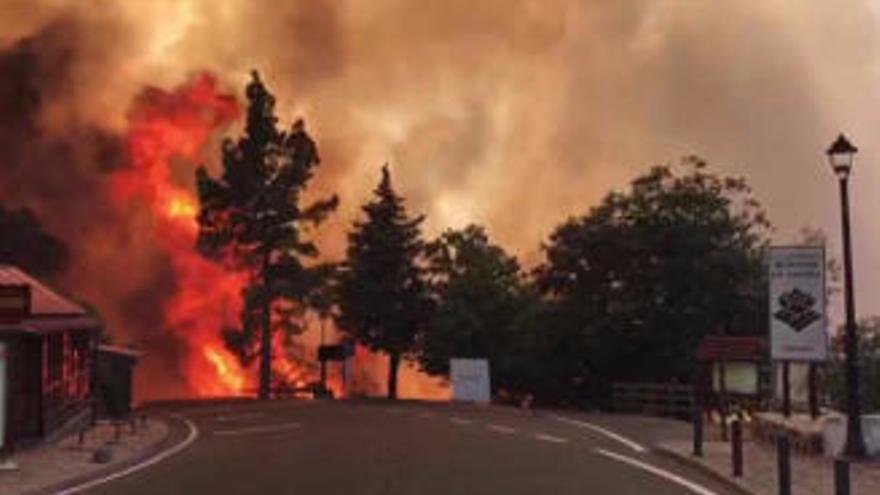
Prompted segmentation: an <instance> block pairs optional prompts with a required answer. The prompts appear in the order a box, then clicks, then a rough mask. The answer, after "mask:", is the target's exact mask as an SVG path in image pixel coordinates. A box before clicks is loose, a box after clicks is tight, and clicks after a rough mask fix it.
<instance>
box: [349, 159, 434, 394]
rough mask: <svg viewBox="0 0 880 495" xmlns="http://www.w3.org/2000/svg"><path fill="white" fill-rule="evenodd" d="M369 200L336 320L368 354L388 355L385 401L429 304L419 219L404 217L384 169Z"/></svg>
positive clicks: (353, 239) (353, 240)
mask: <svg viewBox="0 0 880 495" xmlns="http://www.w3.org/2000/svg"><path fill="white" fill-rule="evenodd" d="M374 196H375V197H374V199H373V200H372V201H370V202H368V203H367V204H366V205H364V206H363V208H362V209H363V211H364V213H365V215H366V219H365V220H364V221H357V222H355V224H354V229H353V231H352V232H351V233H350V234H349V236H348V249H347V251H346V253H347V259H346V262H345V263H344V265H343V267H342V268H341V273H340V277H339V288H338V305H339V313H338V315H337V318H336V320H337V323H338V325H339V327H340V328H341V329H342V330H343V331H345V332H346V333H348V334H349V335H351V336H352V337H353V338H354V339H355V340H357V341H358V342H360V343H362V344H364V345H366V346H367V347H368V348H369V349H370V350H372V351H379V352H384V353H387V354H388V356H389V361H390V362H389V371H388V397H389V398H392V399H394V398H396V397H397V373H398V368H399V366H400V362H401V359H403V358H406V357H409V356H411V355H412V354H413V352H414V351H415V349H416V337H417V336H418V335H419V334H421V333H422V332H424V330H425V327H426V324H427V323H428V321H429V319H430V315H431V308H432V303H431V299H430V293H429V289H428V284H427V281H426V279H425V269H424V267H423V266H422V264H421V260H422V258H423V256H424V248H425V247H424V243H423V241H422V240H421V233H420V225H421V223H422V220H423V217H416V218H410V217H409V215H408V214H407V212H406V209H405V208H404V199H403V197H401V196H399V195H398V194H397V193H396V192H395V191H394V189H393V187H392V185H391V174H390V172H389V171H388V167H387V166H385V167H383V168H382V179H381V181H380V182H379V186H378V187H377V188H376V189H375V191H374Z"/></svg>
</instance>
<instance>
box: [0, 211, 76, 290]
mask: <svg viewBox="0 0 880 495" xmlns="http://www.w3.org/2000/svg"><path fill="white" fill-rule="evenodd" d="M68 261H69V254H68V250H67V246H66V245H64V243H62V242H61V241H60V240H58V239H56V238H55V237H54V236H52V235H51V234H49V233H48V232H46V231H45V230H43V226H42V225H41V224H40V222H39V221H38V220H37V217H36V216H35V215H34V213H33V212H32V211H31V210H28V209H20V210H10V209H6V208H4V207H3V205H0V264H5V265H15V266H17V267H18V268H20V269H22V270H24V271H26V272H28V273H30V274H31V275H33V276H35V277H37V278H42V279H53V278H55V277H57V276H58V275H60V274H61V273H62V272H63V271H64V269H65V268H66V267H67V263H68Z"/></svg>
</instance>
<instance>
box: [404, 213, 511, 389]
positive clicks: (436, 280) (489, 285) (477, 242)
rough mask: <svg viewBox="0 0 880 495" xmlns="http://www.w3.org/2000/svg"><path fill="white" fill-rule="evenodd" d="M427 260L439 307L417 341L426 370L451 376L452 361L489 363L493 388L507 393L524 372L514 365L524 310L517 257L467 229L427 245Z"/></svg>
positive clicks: (481, 232)
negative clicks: (517, 327)
mask: <svg viewBox="0 0 880 495" xmlns="http://www.w3.org/2000/svg"><path fill="white" fill-rule="evenodd" d="M428 259H429V271H430V273H431V277H432V285H433V290H434V292H435V294H436V300H437V304H438V306H437V308H436V313H435V314H434V317H433V318H432V320H431V324H430V328H429V329H428V331H426V332H425V333H424V335H423V336H422V337H421V339H420V341H419V361H420V363H421V366H422V368H423V369H424V370H425V371H426V372H428V373H429V374H434V375H448V373H449V359H450V358H453V357H462V358H488V359H489V362H490V366H491V370H492V385H493V389H496V390H497V389H498V388H499V387H501V388H507V389H509V388H510V385H511V384H513V383H515V382H516V381H517V378H518V377H517V376H516V375H517V374H518V373H519V371H520V370H517V369H514V368H515V366H513V364H514V363H515V362H516V357H517V356H515V355H514V345H515V344H516V343H517V342H516V341H517V335H516V334H515V333H514V330H515V325H514V324H515V322H516V320H517V318H518V317H519V314H520V311H522V310H523V308H524V307H525V305H524V301H525V293H524V290H525V289H524V287H523V279H522V273H521V270H520V266H519V263H518V262H517V260H516V258H514V257H513V256H510V255H508V254H507V253H506V252H505V251H504V250H503V249H502V248H501V247H499V246H497V245H494V244H492V243H490V242H489V237H488V236H487V235H486V232H485V230H484V229H483V228H482V227H479V226H476V225H469V226H467V227H465V228H464V229H462V230H447V231H446V232H444V233H443V234H442V235H441V236H440V238H439V239H437V240H436V241H434V242H432V243H431V244H429V245H428ZM522 350H524V349H522ZM512 382H513V383H512Z"/></svg>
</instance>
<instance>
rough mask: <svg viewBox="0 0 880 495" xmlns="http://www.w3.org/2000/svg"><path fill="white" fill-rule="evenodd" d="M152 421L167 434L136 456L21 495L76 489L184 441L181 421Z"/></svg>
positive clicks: (185, 430)
mask: <svg viewBox="0 0 880 495" xmlns="http://www.w3.org/2000/svg"><path fill="white" fill-rule="evenodd" d="M154 419H155V420H159V421H162V422H164V423H165V425H166V426H167V428H168V432H167V433H166V434H165V436H164V437H163V438H162V439H161V440H159V441H158V442H156V443H154V444H153V445H151V446H149V447H147V448H145V449H144V450H143V451H142V452H139V453H138V454H137V455H135V456H133V457H131V458H129V459H126V460H125V461H122V462H119V463H118V464H114V465H111V466H107V467H105V468H102V469H98V470H96V471H93V472H91V473H87V474H83V475H80V476H74V477H71V478H68V479H66V480H63V481H59V482H57V483H54V484H52V485H49V486H46V487H43V488H38V489H35V490H31V491H27V492H24V493H23V494H21V495H52V494H55V493H58V492H61V491H64V490H67V489H70V488H73V487H76V486H78V485H82V484H84V483H88V482H90V481H92V480H96V479H100V478H104V477H107V476H110V475H113V474H114V473H118V472H120V471H124V470H126V469H128V468H129V467H131V466H135V465H137V464H139V463H141V462H143V461H145V460H147V459H149V458H151V457H153V456H156V455H158V454H160V453H161V452H163V451H165V450H168V449H171V448H173V447H174V446H175V445H177V444H179V443H181V442H183V441H184V440H185V439H186V437H187V433H188V431H189V428H188V427H187V425H186V423H185V422H184V421H183V419H181V418H175V417H171V416H167V415H161V416H156V417H154Z"/></svg>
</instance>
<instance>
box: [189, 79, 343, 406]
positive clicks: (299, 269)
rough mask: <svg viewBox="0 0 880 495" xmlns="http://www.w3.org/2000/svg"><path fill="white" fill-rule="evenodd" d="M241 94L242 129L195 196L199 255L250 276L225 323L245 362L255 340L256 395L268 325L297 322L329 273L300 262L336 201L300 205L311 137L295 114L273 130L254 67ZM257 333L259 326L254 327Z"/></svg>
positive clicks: (294, 326)
mask: <svg viewBox="0 0 880 495" xmlns="http://www.w3.org/2000/svg"><path fill="white" fill-rule="evenodd" d="M245 94H246V96H247V100H248V106H247V122H246V125H245V132H244V135H243V136H241V137H240V138H239V139H238V140H236V141H233V140H231V139H227V140H225V141H224V142H223V148H222V152H223V163H222V164H223V170H222V174H221V175H220V177H216V178H215V177H211V176H210V175H209V174H208V172H207V171H206V170H205V169H204V168H203V167H200V168H199V169H198V171H197V172H196V177H197V181H198V193H199V202H200V211H199V216H198V221H199V236H198V242H197V247H198V249H199V250H200V252H201V253H203V254H204V255H205V256H208V257H210V258H212V259H215V260H217V261H218V262H221V263H224V264H225V265H227V266H230V267H231V268H233V269H245V270H248V271H249V272H250V273H251V280H250V283H249V285H248V287H247V288H246V290H245V294H244V302H245V304H244V310H243V311H244V314H243V315H242V328H241V329H225V330H224V338H225V340H226V342H227V345H228V346H229V347H230V348H232V349H233V350H234V351H236V352H237V353H238V355H239V356H240V357H241V358H242V359H243V360H244V361H247V360H248V359H251V358H253V357H254V354H255V349H257V344H256V340H257V335H258V333H259V336H260V339H259V340H260V343H259V352H260V359H261V360H260V389H259V395H260V397H261V398H267V397H268V396H269V392H270V387H271V369H272V368H271V341H272V337H271V334H272V330H273V329H282V330H284V331H285V334H286V335H290V334H292V333H296V332H298V331H301V327H300V326H299V324H298V321H300V319H301V316H302V312H303V311H304V308H306V307H307V306H308V303H309V302H310V297H311V295H312V294H313V293H315V292H316V291H318V290H319V289H320V287H321V286H322V285H323V284H324V283H325V281H326V279H327V277H328V275H329V273H330V272H331V271H332V269H331V268H330V267H328V266H327V265H321V264H318V263H311V264H309V263H307V261H308V260H310V259H312V260H313V259H315V258H316V257H317V256H318V254H319V253H318V248H317V247H316V245H315V244H314V243H313V242H312V241H310V240H309V239H308V238H307V237H306V235H305V234H306V232H307V229H308V228H309V227H313V226H317V225H318V224H320V223H321V222H322V221H323V220H324V219H325V218H326V217H327V216H328V215H329V214H330V213H331V212H333V211H334V210H335V209H336V207H337V205H338V199H337V197H336V196H333V197H331V198H328V199H322V200H319V201H316V202H314V203H311V204H309V205H306V206H303V205H302V201H303V200H302V195H303V192H304V191H305V189H306V186H307V185H308V183H309V181H310V180H311V178H312V176H313V174H314V169H315V167H316V166H317V165H318V164H319V163H320V160H319V157H318V151H317V147H316V145H315V142H314V141H313V140H312V139H311V137H309V135H308V134H307V133H306V130H305V125H304V124H303V122H302V120H297V121H296V122H294V123H293V125H292V126H291V128H290V130H289V131H286V132H284V131H279V130H278V128H277V126H276V123H277V118H276V117H275V113H274V108H275V98H274V96H272V94H271V93H270V92H269V91H268V90H267V89H266V87H265V86H264V85H263V82H262V81H261V80H260V78H259V75H258V74H257V73H256V72H254V73H253V78H252V80H251V82H250V83H249V84H248V86H247V89H246V92H245ZM258 331H259V332H258Z"/></svg>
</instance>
